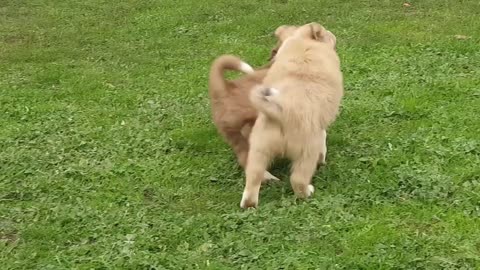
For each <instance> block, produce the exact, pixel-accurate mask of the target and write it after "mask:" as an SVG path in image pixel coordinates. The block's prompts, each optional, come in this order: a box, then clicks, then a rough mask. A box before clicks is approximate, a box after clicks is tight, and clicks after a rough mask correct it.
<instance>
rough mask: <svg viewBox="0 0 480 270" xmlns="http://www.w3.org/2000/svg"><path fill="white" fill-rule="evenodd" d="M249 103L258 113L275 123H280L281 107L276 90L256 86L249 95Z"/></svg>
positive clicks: (278, 93) (278, 92)
mask: <svg viewBox="0 0 480 270" xmlns="http://www.w3.org/2000/svg"><path fill="white" fill-rule="evenodd" d="M250 101H251V102H252V105H253V107H254V108H255V109H257V110H258V111H259V112H262V113H264V114H265V115H266V116H267V117H269V118H271V119H273V120H275V121H277V122H282V118H283V116H282V115H283V114H282V113H283V106H282V102H281V98H280V91H279V90H278V89H276V88H272V87H266V86H258V87H257V88H255V89H254V90H253V91H252V92H251V93H250Z"/></svg>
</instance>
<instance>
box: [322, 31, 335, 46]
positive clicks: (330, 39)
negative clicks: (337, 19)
mask: <svg viewBox="0 0 480 270" xmlns="http://www.w3.org/2000/svg"><path fill="white" fill-rule="evenodd" d="M325 33H326V34H325V39H326V42H327V43H329V44H330V45H332V47H333V49H335V50H336V49H337V37H336V36H335V35H334V34H333V33H332V32H330V31H328V30H326V32H325Z"/></svg>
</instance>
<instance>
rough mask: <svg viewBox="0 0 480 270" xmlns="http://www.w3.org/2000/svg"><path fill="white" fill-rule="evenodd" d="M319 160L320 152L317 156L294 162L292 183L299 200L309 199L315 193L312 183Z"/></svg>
mask: <svg viewBox="0 0 480 270" xmlns="http://www.w3.org/2000/svg"><path fill="white" fill-rule="evenodd" d="M317 160H318V152H317V153H316V154H315V155H309V156H303V157H300V159H298V160H295V161H294V162H293V166H292V175H291V176H290V183H291V184H292V188H293V191H294V192H295V195H296V196H297V197H298V198H308V197H310V196H311V195H312V194H313V192H314V191H315V188H314V187H313V185H311V181H312V176H313V174H314V173H315V169H316V168H317Z"/></svg>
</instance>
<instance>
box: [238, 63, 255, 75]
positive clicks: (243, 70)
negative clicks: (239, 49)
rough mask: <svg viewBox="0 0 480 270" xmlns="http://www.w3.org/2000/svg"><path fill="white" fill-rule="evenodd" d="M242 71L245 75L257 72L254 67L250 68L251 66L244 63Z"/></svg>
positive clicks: (241, 65) (241, 67) (241, 66)
mask: <svg viewBox="0 0 480 270" xmlns="http://www.w3.org/2000/svg"><path fill="white" fill-rule="evenodd" d="M240 71H242V72H243V73H253V72H254V71H255V70H253V68H252V66H250V65H249V64H247V63H245V62H242V63H241V64H240Z"/></svg>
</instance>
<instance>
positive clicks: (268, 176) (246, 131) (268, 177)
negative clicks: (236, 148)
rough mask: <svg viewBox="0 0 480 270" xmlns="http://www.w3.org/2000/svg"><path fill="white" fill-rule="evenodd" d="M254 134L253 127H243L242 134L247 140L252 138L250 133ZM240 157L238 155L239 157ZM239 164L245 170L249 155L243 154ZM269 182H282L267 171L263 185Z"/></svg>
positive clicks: (248, 125) (247, 125) (264, 174)
mask: <svg viewBox="0 0 480 270" xmlns="http://www.w3.org/2000/svg"><path fill="white" fill-rule="evenodd" d="M251 132H252V125H250V124H246V125H244V126H243V127H242V130H241V133H242V136H243V137H244V139H245V140H248V138H249V137H250V133H251ZM247 148H248V141H247ZM238 156H239V155H238V154H237V157H238ZM238 160H239V163H240V164H241V166H242V168H244V169H245V167H246V164H247V155H246V154H244V153H242V158H240V157H239V158H238ZM269 181H280V179H278V178H277V177H276V176H275V175H273V174H271V173H270V172H269V171H265V172H264V173H263V181H262V182H263V183H265V182H269Z"/></svg>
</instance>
